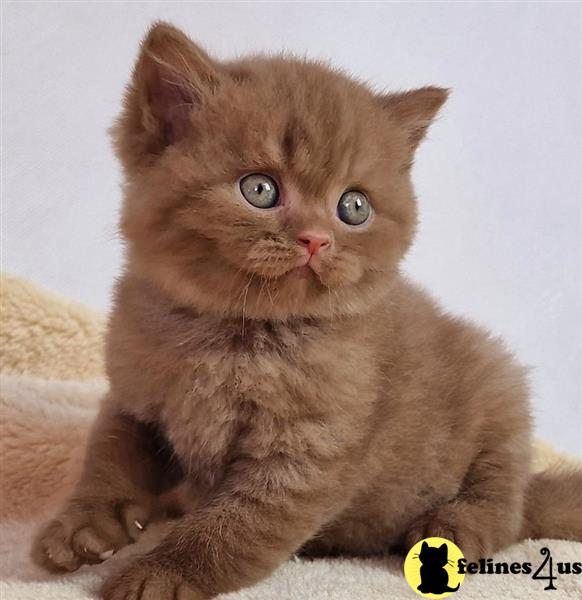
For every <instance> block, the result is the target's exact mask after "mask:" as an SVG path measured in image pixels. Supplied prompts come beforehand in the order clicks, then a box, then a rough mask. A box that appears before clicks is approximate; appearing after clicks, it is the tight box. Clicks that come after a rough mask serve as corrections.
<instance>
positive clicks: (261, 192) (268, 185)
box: [240, 173, 279, 208]
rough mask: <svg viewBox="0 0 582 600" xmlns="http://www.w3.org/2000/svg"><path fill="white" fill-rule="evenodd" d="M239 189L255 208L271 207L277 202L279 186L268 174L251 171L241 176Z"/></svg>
mask: <svg viewBox="0 0 582 600" xmlns="http://www.w3.org/2000/svg"><path fill="white" fill-rule="evenodd" d="M240 191H241V193H242V195H243V196H244V197H245V200H246V201H247V202H248V203H249V204H252V205H253V206H256V207H257V208H273V206H276V205H277V204H278V203H279V188H278V187H277V184H276V183H275V180H274V179H273V178H271V177H269V176H268V175H263V174H261V173H252V174H251V175H247V176H246V177H243V178H242V179H241V180H240Z"/></svg>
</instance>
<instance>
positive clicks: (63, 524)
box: [32, 498, 151, 572]
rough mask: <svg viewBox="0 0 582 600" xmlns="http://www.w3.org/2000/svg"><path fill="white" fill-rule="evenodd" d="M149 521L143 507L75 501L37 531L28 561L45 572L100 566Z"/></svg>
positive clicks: (149, 514)
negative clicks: (30, 558)
mask: <svg viewBox="0 0 582 600" xmlns="http://www.w3.org/2000/svg"><path fill="white" fill-rule="evenodd" d="M150 520H151V507H150V506H149V505H146V503H140V504H137V503H136V502H133V501H117V502H116V501H106V500H103V499H93V498H92V499H83V500H76V501H74V502H71V504H70V505H69V506H68V508H67V509H65V510H64V511H63V512H62V513H61V514H60V515H58V516H57V517H56V518H55V519H53V520H52V521H50V522H49V523H48V524H47V525H46V526H45V527H44V528H43V529H42V530H41V532H40V533H39V534H38V536H37V538H36V540H35V542H34V545H33V548H32V558H33V560H34V562H35V563H36V564H37V565H39V566H41V567H43V568H45V569H47V570H49V571H54V572H62V571H75V570H76V569H78V568H79V567H80V566H81V565H82V564H95V563H99V562H102V561H104V560H106V559H107V558H109V557H110V556H112V555H113V554H114V553H115V552H117V551H118V550H120V549H121V548H123V547H124V546H126V545H127V544H130V543H132V542H134V541H135V540H137V538H138V537H139V536H140V535H141V533H142V532H143V531H144V529H145V528H146V526H147V524H148V523H149V521H150Z"/></svg>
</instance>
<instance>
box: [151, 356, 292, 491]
mask: <svg viewBox="0 0 582 600" xmlns="http://www.w3.org/2000/svg"><path fill="white" fill-rule="evenodd" d="M278 363H279V361H277V360H274V361H273V360H270V361H264V360H262V358H261V357H257V356H253V357H251V356H248V355H246V354H244V353H242V354H236V353H235V354H228V355H224V354H222V355H217V354H216V353H212V352H205V353H202V354H201V355H199V356H197V358H196V360H193V361H191V363H190V364H188V365H185V368H184V372H183V373H182V375H181V377H180V379H181V381H180V383H179V385H178V386H177V387H176V389H175V391H174V393H172V394H171V395H170V396H169V397H167V398H165V401H164V403H163V405H162V406H161V407H160V413H159V418H160V420H161V422H162V425H163V427H164V429H165V431H166V435H167V437H168V439H169V441H170V443H171V445H172V447H173V449H174V452H175V454H176V456H177V457H178V458H179V460H180V462H181V464H182V467H183V469H184V471H185V472H186V473H187V474H188V476H189V477H190V478H192V479H195V480H197V481H198V482H199V483H201V484H203V485H204V486H207V487H213V486H214V485H215V484H216V483H217V482H218V481H220V480H221V478H222V476H223V474H224V470H225V467H226V465H227V464H228V462H229V461H230V460H232V459H233V458H234V457H235V456H236V453H237V449H238V446H239V442H240V438H241V436H243V435H244V434H245V432H247V431H248V429H249V427H256V426H257V425H258V423H257V421H258V420H263V421H264V420H265V417H266V416H267V415H269V414H271V413H272V414H275V413H276V412H277V410H278V408H277V407H278V406H280V404H281V402H282V401H284V400H286V401H290V400H291V399H290V398H289V397H287V393H286V392H285V389H286V387H287V385H288V383H289V382H288V380H287V381H286V380H285V373H287V374H288V373H289V371H290V368H289V365H288V364H287V365H283V364H278Z"/></svg>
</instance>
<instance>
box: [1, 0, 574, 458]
mask: <svg viewBox="0 0 582 600" xmlns="http://www.w3.org/2000/svg"><path fill="white" fill-rule="evenodd" d="M581 10H582V9H581V5H580V4H575V3H571V4H560V3H557V2H548V3H536V4H534V3H529V4H528V3H514V4H513V3H512V4H510V3H507V2H504V3H492V2H483V3H445V4H437V3H430V4H418V3H417V4H412V3H403V4H392V3H363V2H359V3H358V2H351V3H339V2H331V3H323V2H318V3H315V2H314V3H299V2H295V3H275V2H266V3H219V2H212V3H172V2H150V3H141V2H135V3H106V2H101V3H89V2H85V3H53V4H49V3H46V2H43V3H40V2H37V3H25V2H12V3H5V4H4V9H3V17H4V18H3V41H2V52H3V61H2V62H3V69H4V73H3V84H2V99H3V116H2V126H3V127H2V143H3V151H4V155H3V164H2V167H3V173H2V175H3V189H2V204H3V207H2V213H3V215H2V216H3V219H2V221H3V222H2V230H3V231H2V233H3V258H2V266H3V268H4V269H5V270H7V271H9V272H12V273H15V274H18V275H21V276H25V277H28V278H30V279H32V280H34V281H36V282H38V283H41V284H44V285H45V286H47V287H49V288H51V289H53V290H57V291H59V292H61V293H62V294H65V295H66V296H69V297H72V298H75V299H78V300H80V301H82V302H85V303H87V304H89V305H91V306H93V307H97V308H100V309H107V307H108V305H109V297H110V290H111V284H112V280H113V278H114V277H115V275H116V274H117V273H119V269H120V263H121V245H120V242H119V240H118V239H117V237H116V218H117V212H118V209H119V202H120V190H119V182H120V175H119V169H118V166H117V164H116V162H115V160H114V158H113V155H112V151H111V149H110V145H109V140H108V137H107V134H106V129H107V127H108V126H109V125H110V124H111V122H112V120H113V118H114V116H115V114H116V113H117V111H118V107H119V102H120V98H121V94H122V90H123V86H124V83H125V82H126V81H127V79H128V76H129V72H130V68H131V65H132V61H133V59H134V56H135V53H136V49H137V44H138V41H139V40H140V37H141V36H142V35H143V33H144V31H145V30H146V28H147V27H148V25H149V24H150V23H151V22H152V21H153V20H154V19H156V18H163V19H168V20H170V21H172V22H174V23H175V24H176V25H179V26H181V27H183V28H184V29H185V30H187V31H188V32H189V33H190V35H191V36H193V37H194V38H195V39H196V40H198V41H199V42H201V43H203V44H204V45H206V46H207V48H208V49H209V50H210V51H211V52H213V53H215V54H216V55H217V56H219V57H232V56H235V55H237V54H242V53H245V52H248V51H259V50H266V51H275V50H282V49H287V50H293V51H295V52H297V53H299V54H305V55H308V56H310V57H317V58H325V59H331V60H332V61H333V63H335V64H336V65H339V66H342V67H344V68H346V69H347V70H349V71H351V72H353V73H355V74H357V75H358V76H360V77H363V78H365V79H367V80H369V81H370V82H372V83H373V84H374V85H376V86H378V87H390V88H408V87H412V86H417V85H423V84H426V83H435V84H440V85H444V86H447V87H451V88H453V90H454V93H453V95H452V97H451V99H450V102H449V103H448V104H447V106H446V107H445V110H444V112H443V114H442V116H441V118H440V120H439V121H438V122H437V123H436V124H435V126H434V127H433V129H432V130H431V134H430V136H429V139H428V141H427V142H426V143H425V144H424V145H423V147H422V148H421V150H420V152H419V155H418V160H417V165H416V169H415V179H416V183H417V190H418V194H419V197H420V203H421V211H422V223H421V230H420V234H419V236H418V241H417V244H416V247H415V249H414V251H413V252H412V254H411V256H410V259H409V261H408V263H407V269H408V271H409V272H410V273H411V275H412V276H413V277H414V278H415V279H417V280H418V281H420V282H422V283H423V284H424V285H426V286H427V287H428V288H429V289H430V290H432V292H433V293H434V294H436V296H437V297H439V298H440V299H441V301H442V302H443V303H444V305H445V306H447V307H448V308H450V309H451V310H452V311H454V312H457V313H460V314H462V315H465V316H468V317H471V318H474V319H475V320H477V321H479V322H481V323H483V324H485V325H486V326H488V327H489V328H491V329H492V330H493V331H494V332H495V333H498V334H501V335H503V336H504V337H505V338H506V339H507V341H508V343H509V345H510V347H511V348H512V349H513V350H514V351H515V352H516V353H517V354H518V355H519V357H520V358H521V360H522V361H523V362H525V363H526V364H528V365H531V366H532V367H533V370H532V382H533V392H534V394H533V403H534V412H535V417H536V423H537V429H538V432H539V434H540V435H541V436H542V437H544V438H545V439H547V440H550V441H551V442H553V443H554V444H555V445H556V446H558V447H559V448H561V449H565V450H569V451H571V452H573V453H576V454H578V455H582V368H581V364H582V307H581V300H582V298H581V296H582V271H581V268H582V267H581V251H582V247H581V238H582V222H581V204H582V178H581V173H582V155H581V153H582V149H581V141H582V132H581V106H582V105H581V100H582V98H581V89H582V88H581V75H582V64H581V47H580V43H581V41H580V40H581V19H582V13H581Z"/></svg>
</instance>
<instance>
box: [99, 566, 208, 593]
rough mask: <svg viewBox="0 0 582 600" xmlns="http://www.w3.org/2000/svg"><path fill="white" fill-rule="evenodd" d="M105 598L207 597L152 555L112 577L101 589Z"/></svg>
mask: <svg viewBox="0 0 582 600" xmlns="http://www.w3.org/2000/svg"><path fill="white" fill-rule="evenodd" d="M101 595H102V598H103V600H208V599H209V598H210V596H209V595H207V594H204V593H203V592H201V591H199V590H195V589H193V588H192V587H190V586H189V585H188V584H187V583H186V582H185V581H184V579H183V578H182V577H181V576H180V575H178V574H177V573H176V572H174V571H172V570H171V569H168V568H166V567H163V566H162V565H160V563H159V561H156V560H155V559H153V558H143V559H141V560H138V561H137V562H135V563H133V564H132V565H131V566H130V567H129V568H127V569H126V570H125V571H122V572H121V573H119V574H117V575H114V576H113V577H110V578H109V579H108V580H107V581H106V582H105V585H104V586H103V588H102V590H101Z"/></svg>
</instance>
